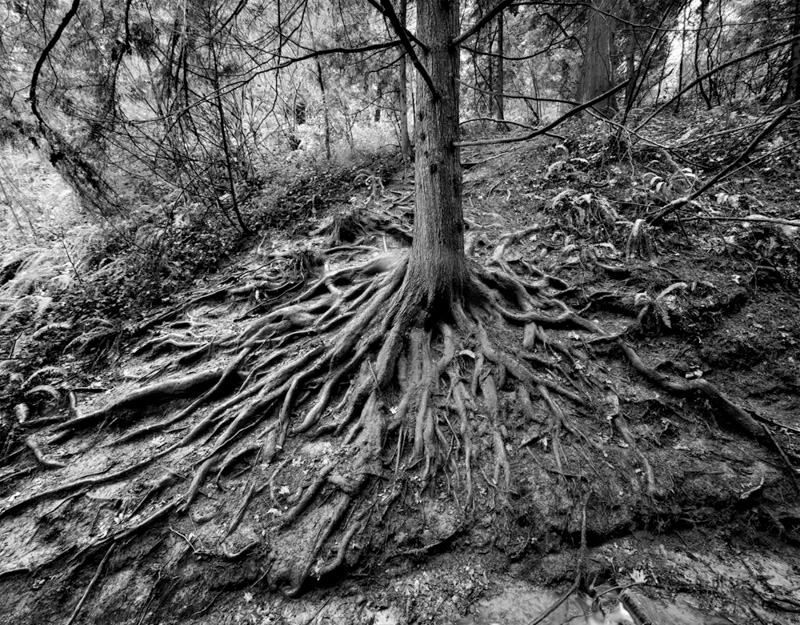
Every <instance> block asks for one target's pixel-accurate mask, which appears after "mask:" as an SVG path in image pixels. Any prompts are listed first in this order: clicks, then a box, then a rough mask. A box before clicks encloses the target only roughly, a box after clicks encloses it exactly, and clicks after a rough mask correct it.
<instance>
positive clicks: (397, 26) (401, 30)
mask: <svg viewBox="0 0 800 625" xmlns="http://www.w3.org/2000/svg"><path fill="white" fill-rule="evenodd" d="M368 1H369V3H370V4H373V2H374V0H368ZM380 2H381V5H382V6H383V11H384V15H385V16H386V17H387V19H388V20H389V23H390V24H391V25H392V29H393V30H394V32H395V34H396V35H397V36H398V37H399V38H400V41H401V42H403V47H404V48H405V49H406V52H408V56H409V58H410V59H411V62H412V63H413V64H414V67H415V68H416V70H417V71H418V72H419V75H420V76H422V79H423V80H424V81H425V84H427V85H428V89H430V90H431V93H432V94H433V98H434V99H437V98H438V97H439V94H438V93H437V92H436V88H435V87H434V86H433V80H432V79H431V76H430V74H429V73H428V70H427V69H425V66H424V65H423V64H422V61H420V60H419V57H418V56H417V52H416V50H414V46H412V45H411V41H410V40H409V38H408V33H407V32H406V29H405V27H403V24H402V23H400V18H399V17H397V13H395V12H394V7H393V6H392V2H391V0H380Z"/></svg>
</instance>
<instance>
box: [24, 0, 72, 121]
mask: <svg viewBox="0 0 800 625" xmlns="http://www.w3.org/2000/svg"><path fill="white" fill-rule="evenodd" d="M80 3H81V0H72V5H71V6H70V7H69V11H67V12H66V14H65V15H64V17H63V18H62V19H61V23H60V24H59V25H58V28H56V32H54V33H53V36H52V37H51V38H50V41H48V42H47V45H46V46H45V47H44V50H42V54H41V55H39V60H37V61H36V65H35V66H34V68H33V76H32V77H31V90H30V100H31V112H32V113H33V115H34V117H36V119H37V120H38V121H39V124H40V125H41V126H43V127H47V123H46V122H45V121H44V118H43V117H42V114H41V111H39V101H38V98H37V96H36V87H37V86H38V84H39V74H41V72H42V67H43V66H44V64H45V62H46V61H47V57H49V56H50V53H51V52H52V51H53V48H55V47H56V44H57V43H58V40H59V39H61V35H63V34H64V31H65V30H66V28H67V26H69V23H70V22H71V21H72V18H73V17H75V14H76V13H77V12H78V6H80Z"/></svg>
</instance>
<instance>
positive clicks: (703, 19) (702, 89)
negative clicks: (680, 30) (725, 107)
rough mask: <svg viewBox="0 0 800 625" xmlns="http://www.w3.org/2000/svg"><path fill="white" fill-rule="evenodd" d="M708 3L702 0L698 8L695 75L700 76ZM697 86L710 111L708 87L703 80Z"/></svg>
mask: <svg viewBox="0 0 800 625" xmlns="http://www.w3.org/2000/svg"><path fill="white" fill-rule="evenodd" d="M706 3H707V0H700V6H699V7H698V8H697V12H698V14H699V15H700V24H699V26H698V27H697V33H696V35H695V39H694V73H695V76H700V75H701V74H702V73H703V72H701V71H700V48H701V47H702V41H703V29H704V28H705V25H706ZM697 88H698V90H699V91H700V96H701V97H702V98H703V102H705V103H706V109H708V110H709V111H710V110H711V108H712V107H711V100H710V99H709V97H708V94H707V93H706V88H705V86H704V85H703V81H702V80H701V81H700V82H698V83H697Z"/></svg>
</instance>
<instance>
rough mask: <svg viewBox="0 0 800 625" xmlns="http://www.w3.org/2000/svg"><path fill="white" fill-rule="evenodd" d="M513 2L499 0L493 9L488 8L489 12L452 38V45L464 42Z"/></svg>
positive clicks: (510, 0) (511, 0)
mask: <svg viewBox="0 0 800 625" xmlns="http://www.w3.org/2000/svg"><path fill="white" fill-rule="evenodd" d="M512 4H514V0H501V1H500V2H499V3H498V4H497V6H495V7H494V8H493V9H490V10H489V12H488V13H487V14H486V15H484V16H483V17H482V18H480V19H479V20H478V21H477V22H475V23H474V24H473V25H472V26H470V27H469V28H468V29H467V30H465V31H464V32H463V33H461V34H460V35H459V36H458V37H456V38H455V39H453V45H454V46H458V45H461V44H462V43H463V42H465V41H466V40H467V39H469V38H470V37H472V35H474V34H476V33H477V32H478V31H479V30H481V29H482V28H483V27H484V26H486V24H488V23H489V22H491V21H492V20H493V19H494V18H495V16H496V15H497V14H498V13H500V12H501V11H503V10H505V9H506V8H508V7H509V6H511V5H512Z"/></svg>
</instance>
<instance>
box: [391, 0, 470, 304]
mask: <svg viewBox="0 0 800 625" xmlns="http://www.w3.org/2000/svg"><path fill="white" fill-rule="evenodd" d="M457 29H458V0H419V4H418V8H417V36H418V37H419V39H420V40H421V41H423V42H424V43H425V44H426V45H427V46H428V52H427V54H423V55H422V59H423V63H424V64H425V66H426V68H427V70H428V73H429V74H430V77H431V79H432V82H433V84H434V86H435V88H436V91H437V92H436V93H435V94H434V93H431V91H430V89H429V88H428V86H427V84H426V83H425V81H424V80H417V111H416V123H415V124H414V126H415V135H416V140H415V143H416V162H415V174H416V206H415V210H414V243H413V245H412V247H411V257H410V260H409V267H408V273H407V274H406V286H407V288H408V289H410V290H411V292H410V293H408V292H407V295H409V296H410V297H409V300H410V301H411V302H413V303H412V305H419V306H421V307H422V309H423V310H424V311H426V312H427V313H428V315H430V316H431V317H433V318H436V319H441V318H447V317H449V316H450V315H452V313H453V304H454V303H457V302H459V301H460V300H461V297H462V294H463V291H464V287H465V283H466V280H467V266H466V258H465V256H464V216H463V211H462V205H461V163H460V149H459V148H458V147H456V146H455V145H453V143H454V142H455V141H457V139H458V100H459V91H458V83H457V79H458V76H459V51H458V48H457V46H453V45H451V44H450V42H451V41H452V40H453V38H454V37H455V36H456V34H457V32H458V30H457ZM415 300H416V301H415Z"/></svg>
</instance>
